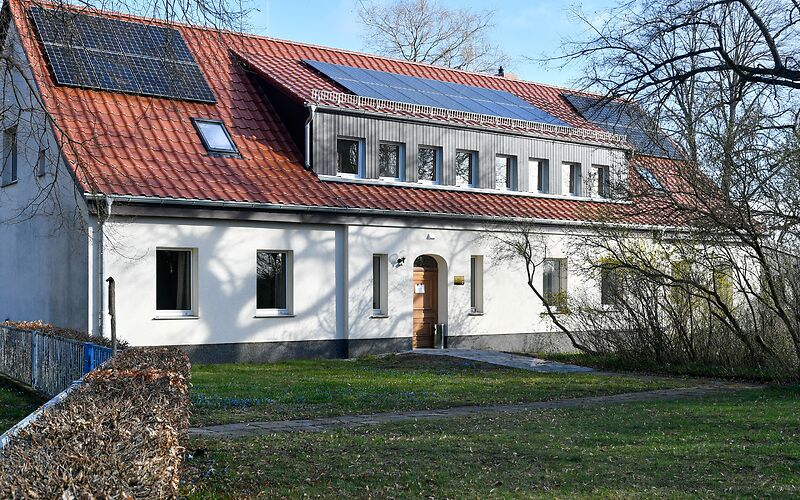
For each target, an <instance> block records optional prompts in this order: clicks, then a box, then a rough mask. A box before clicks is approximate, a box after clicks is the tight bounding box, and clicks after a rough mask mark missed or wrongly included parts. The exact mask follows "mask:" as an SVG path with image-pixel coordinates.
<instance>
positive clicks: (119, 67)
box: [29, 7, 216, 103]
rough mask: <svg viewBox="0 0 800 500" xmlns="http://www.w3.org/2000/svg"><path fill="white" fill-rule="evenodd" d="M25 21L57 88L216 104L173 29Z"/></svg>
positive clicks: (52, 15) (35, 13)
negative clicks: (29, 23) (38, 42)
mask: <svg viewBox="0 0 800 500" xmlns="http://www.w3.org/2000/svg"><path fill="white" fill-rule="evenodd" d="M29 15H30V17H31V19H32V20H33V23H34V25H35V27H36V31H37V33H38V35H39V39H40V40H41V42H42V45H43V46H44V51H45V55H46V56H47V60H48V62H49V64H50V68H51V69H52V72H53V77H54V78H55V81H56V83H57V84H59V85H66V86H72V87H82V88H92V89H100V90H109V91H117V92H125V93H130V94H141V95H149V96H156V97H165V98H170V99H181V100H187V101H200V102H210V103H214V102H216V98H215V97H214V93H213V92H212V91H211V88H210V87H209V86H208V82H207V81H206V79H205V77H204V76H203V73H202V71H201V70H200V67H199V66H198V65H197V62H196V61H195V60H194V57H193V56H192V54H191V52H190V51H189V48H188V47H187V46H186V41H185V40H184V39H183V36H182V35H181V34H180V32H179V31H178V30H176V29H173V28H165V27H163V26H152V25H149V24H142V23H134V22H128V21H120V20H116V19H108V18H104V17H99V16H90V15H87V14H81V13H78V12H73V11H69V10H64V9H44V8H42V7H31V9H30V10H29Z"/></svg>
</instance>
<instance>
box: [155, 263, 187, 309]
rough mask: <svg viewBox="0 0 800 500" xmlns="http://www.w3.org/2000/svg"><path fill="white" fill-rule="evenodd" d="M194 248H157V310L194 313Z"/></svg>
mask: <svg viewBox="0 0 800 500" xmlns="http://www.w3.org/2000/svg"><path fill="white" fill-rule="evenodd" d="M192 257H193V250H172V249H157V250H156V311H159V312H166V313H175V314H176V315H179V316H188V315H191V314H193V310H194V304H193V297H192V295H193V290H192V281H193V275H192V272H193V271H192V267H193V265H192V260H193V258H192Z"/></svg>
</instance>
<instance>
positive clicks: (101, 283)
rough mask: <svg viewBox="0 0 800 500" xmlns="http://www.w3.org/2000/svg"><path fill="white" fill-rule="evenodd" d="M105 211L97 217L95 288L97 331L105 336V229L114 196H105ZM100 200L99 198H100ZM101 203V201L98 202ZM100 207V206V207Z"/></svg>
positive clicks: (101, 335)
mask: <svg viewBox="0 0 800 500" xmlns="http://www.w3.org/2000/svg"><path fill="white" fill-rule="evenodd" d="M103 199H104V200H105V202H106V204H105V212H100V211H99V210H98V217H97V276H96V279H97V283H96V284H95V290H96V291H97V295H98V296H97V313H96V314H97V333H98V334H99V336H100V337H103V336H104V335H103V330H105V321H104V318H103V307H104V306H105V298H104V295H105V294H104V293H103V291H104V288H105V273H106V270H105V259H104V255H105V248H104V246H105V245H104V243H105V230H104V226H105V223H106V221H107V220H108V219H109V218H111V207H112V205H113V204H114V198H113V197H111V196H104V197H103ZM98 201H99V200H98ZM98 205H99V203H98ZM98 208H99V207H98Z"/></svg>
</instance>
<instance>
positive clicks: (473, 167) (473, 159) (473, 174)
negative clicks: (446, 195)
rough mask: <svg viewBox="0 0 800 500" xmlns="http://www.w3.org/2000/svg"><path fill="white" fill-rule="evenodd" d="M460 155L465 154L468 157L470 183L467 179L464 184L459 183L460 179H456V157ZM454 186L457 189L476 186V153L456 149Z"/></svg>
mask: <svg viewBox="0 0 800 500" xmlns="http://www.w3.org/2000/svg"><path fill="white" fill-rule="evenodd" d="M461 153H466V154H468V155H469V156H470V172H469V177H472V181H470V180H469V178H468V179H467V182H466V184H465V183H462V182H461V179H459V177H458V170H457V169H458V155H459V154H461ZM455 158H456V186H458V187H465V188H474V187H476V186H477V185H478V152H477V151H472V150H469V149H456V156H455Z"/></svg>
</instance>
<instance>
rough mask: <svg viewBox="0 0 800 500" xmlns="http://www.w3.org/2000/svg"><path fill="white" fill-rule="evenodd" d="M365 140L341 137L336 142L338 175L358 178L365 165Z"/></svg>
mask: <svg viewBox="0 0 800 500" xmlns="http://www.w3.org/2000/svg"><path fill="white" fill-rule="evenodd" d="M362 143H363V139H357V138H354V137H339V138H338V139H337V140H336V173H337V174H338V175H341V176H343V177H358V176H360V175H361V172H362V168H361V166H362V165H363V164H364V159H363V154H364V153H363V150H364V148H363V147H362Z"/></svg>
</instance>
